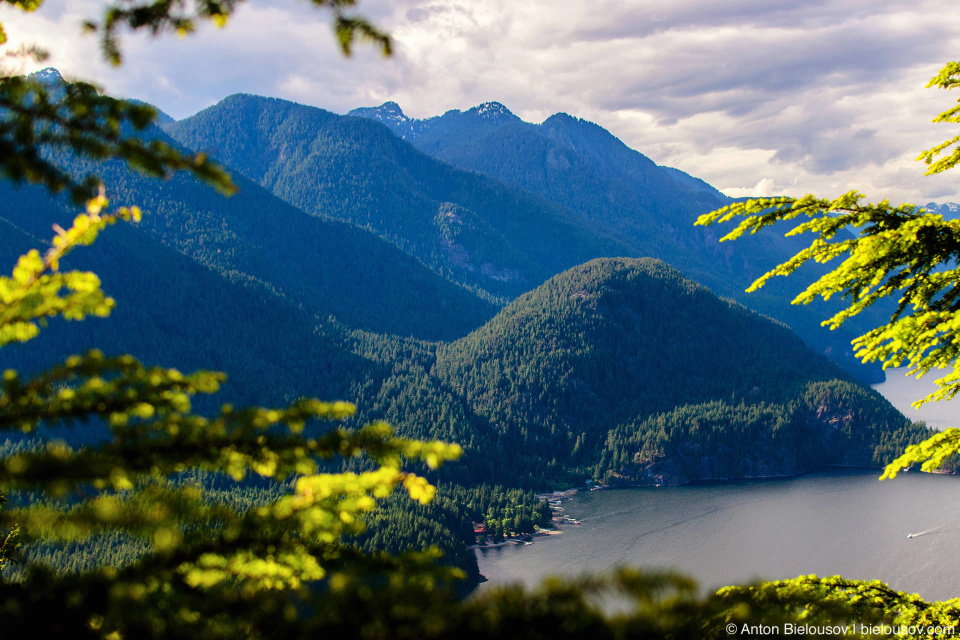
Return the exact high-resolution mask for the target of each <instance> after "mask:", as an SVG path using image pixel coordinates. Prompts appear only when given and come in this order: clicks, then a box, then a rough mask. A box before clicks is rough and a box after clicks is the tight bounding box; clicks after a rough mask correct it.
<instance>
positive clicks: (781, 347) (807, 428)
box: [434, 259, 925, 485]
mask: <svg viewBox="0 0 960 640" xmlns="http://www.w3.org/2000/svg"><path fill="white" fill-rule="evenodd" d="M434 371H435V373H436V375H437V377H438V378H439V379H440V380H442V381H443V382H444V383H445V384H446V385H448V386H449V387H450V388H452V389H454V390H455V391H456V392H457V393H458V395H460V396H462V397H463V398H464V399H465V401H466V402H467V404H468V405H469V406H470V407H471V408H472V409H473V410H474V411H476V413H477V414H478V415H480V416H482V417H484V418H486V419H487V420H488V421H489V422H490V424H491V425H494V426H495V428H496V433H497V440H496V443H495V446H494V449H495V450H497V451H498V452H500V454H499V461H498V462H499V464H500V465H502V466H501V467H500V468H499V470H498V472H499V473H501V474H514V473H516V471H515V470H522V471H520V472H519V477H518V478H517V481H521V482H525V483H530V484H533V485H538V484H542V483H544V482H549V481H551V480H552V479H554V478H564V477H567V478H570V479H572V476H571V475H570V473H572V472H577V473H585V472H586V470H588V469H589V474H593V473H596V472H599V473H597V475H603V474H604V473H606V472H607V471H611V470H612V471H614V472H616V473H620V472H623V473H624V474H627V475H630V474H628V473H627V470H626V468H625V467H623V466H622V465H623V464H627V463H630V464H633V463H634V462H637V461H640V462H643V461H645V460H643V459H642V456H640V459H637V460H635V456H634V454H635V453H636V454H639V453H641V450H642V449H643V447H644V446H647V447H648V450H656V451H657V455H659V456H660V457H661V458H663V457H667V458H671V460H669V461H668V462H669V463H670V464H673V463H676V462H677V459H676V458H677V456H676V453H675V452H676V451H680V450H685V449H686V448H688V447H690V446H699V447H700V450H699V454H698V455H700V456H706V457H711V458H718V457H724V458H726V462H727V463H729V464H730V465H732V468H733V469H734V471H732V472H731V471H730V467H722V468H721V467H719V466H717V467H711V466H710V465H705V466H703V467H701V468H698V470H694V471H692V472H688V473H687V474H686V475H680V474H668V475H666V476H664V474H663V473H655V472H653V471H651V474H650V476H651V477H652V476H655V475H660V476H664V477H661V478H660V479H659V480H658V481H660V482H668V483H682V482H686V481H689V480H693V479H698V478H712V477H733V476H737V475H757V474H756V473H754V472H753V471H752V469H753V466H755V465H753V462H751V461H756V462H759V463H761V464H762V463H763V462H764V460H765V458H766V453H765V449H764V448H765V447H766V441H767V439H768V438H769V437H770V436H771V433H772V430H766V429H753V430H740V426H739V422H738V421H737V420H731V421H730V422H725V421H722V420H720V421H717V426H716V429H715V430H716V433H714V434H713V435H712V436H711V437H710V438H709V440H708V441H707V442H702V443H698V440H697V437H698V430H697V428H696V427H695V426H691V425H690V424H688V423H687V422H685V421H683V420H681V423H682V424H684V425H686V428H687V430H683V429H673V430H669V431H666V432H665V436H664V434H661V432H660V430H658V429H652V430H651V429H649V428H648V425H646V424H644V421H645V420H647V419H648V418H649V417H651V416H656V415H657V414H662V413H670V412H673V411H675V410H677V409H678V408H681V407H685V406H687V405H692V404H697V403H704V402H710V401H718V402H722V403H726V404H729V405H731V406H732V407H743V406H745V405H749V406H751V407H752V406H754V405H761V404H762V405H763V406H766V407H768V409H769V410H770V411H773V412H774V413H775V414H778V415H779V414H783V415H786V414H789V413H791V412H797V415H798V416H800V417H798V420H799V422H798V423H797V428H798V429H800V431H796V430H795V432H794V433H793V436H792V437H794V438H795V440H793V441H792V443H791V444H792V445H795V448H797V449H798V451H793V452H792V455H795V456H797V461H796V462H795V463H793V464H791V465H786V464H781V463H780V462H779V461H778V460H777V459H776V456H772V455H771V458H772V459H771V460H769V461H768V462H769V470H770V472H769V473H766V474H764V475H789V474H792V473H798V472H800V471H803V470H808V469H812V468H815V467H816V466H818V465H821V464H827V463H834V462H844V463H855V464H879V463H880V462H882V461H883V460H886V459H888V458H889V457H890V456H891V455H892V453H894V450H892V449H890V448H889V447H880V444H881V440H882V439H883V438H885V437H887V436H890V435H891V434H897V435H896V438H897V439H898V442H899V443H905V442H906V441H907V440H908V439H910V438H919V436H920V435H921V434H922V433H924V432H925V430H924V429H920V428H915V427H912V426H910V424H909V422H908V421H907V420H906V419H905V418H903V416H902V415H900V413H899V412H897V411H896V410H895V409H893V407H891V406H890V405H889V403H887V402H886V400H884V399H883V398H882V397H880V396H879V395H878V394H876V393H875V392H873V391H871V390H868V389H864V388H863V387H861V386H860V385H859V384H858V383H856V382H854V381H852V380H851V379H849V378H848V377H847V375H846V374H844V373H843V372H842V371H841V370H840V369H839V368H837V367H836V366H835V365H833V364H832V363H830V362H829V361H828V360H827V359H826V358H824V357H822V356H818V355H817V354H815V353H813V352H812V351H810V350H809V349H808V348H807V347H806V346H804V345H803V343H802V342H801V341H800V340H799V339H798V338H797V336H796V335H795V334H794V333H793V332H792V331H790V330H789V329H788V328H787V327H785V326H783V325H781V324H778V323H775V322H772V321H770V320H768V319H766V318H763V317H761V316H759V315H757V314H756V313H754V312H751V311H749V310H748V309H746V308H745V307H743V306H741V305H739V304H737V303H734V302H730V301H725V300H722V299H720V298H717V297H716V296H715V295H713V294H712V293H710V291H709V290H707V289H706V288H704V287H702V286H700V285H698V284H696V283H694V282H692V281H691V280H688V279H686V278H684V277H683V276H682V275H680V273H678V272H677V271H675V270H674V269H671V268H670V267H668V266H667V265H665V264H664V263H662V262H660V261H657V260H652V259H641V260H630V259H599V260H593V261H591V262H588V263H586V264H584V265H582V266H580V267H576V268H574V269H571V270H569V271H567V272H565V273H562V274H560V275H558V276H556V277H554V278H552V279H551V280H549V281H548V282H546V283H545V284H544V285H542V286H541V287H539V288H538V289H536V290H535V291H532V292H530V293H528V294H525V295H523V296H521V297H520V298H518V299H517V300H516V301H515V302H513V303H512V304H510V305H509V306H508V307H506V308H505V309H504V310H503V311H502V312H500V314H498V315H497V316H496V317H495V318H494V319H493V320H491V321H490V322H488V323H487V324H486V325H484V326H483V327H482V328H480V329H478V330H477V331H475V332H473V333H472V334H470V335H469V336H467V337H465V338H463V339H461V340H458V341H456V342H453V343H449V344H443V345H441V346H440V348H439V350H438V354H437V362H436V366H435V369H434ZM824 383H826V384H827V387H822V388H821V387H818V386H817V385H819V384H824ZM815 389H827V391H815ZM810 394H813V396H811V395H810ZM812 397H816V400H812V399H810V398H812ZM800 398H806V400H802V401H800V400H798V399H800ZM797 402H799V403H800V404H799V405H797V406H796V407H793V405H792V404H791V403H797ZM847 409H849V411H847ZM752 410H753V409H750V410H749V411H752ZM696 413H697V411H694V415H695V414H696ZM848 413H849V415H848ZM689 414H690V411H687V414H686V415H689ZM836 416H841V417H840V419H839V422H837V421H834V422H831V420H832V419H833V418H834V417H836ZM694 422H696V421H694ZM618 425H619V426H618ZM770 426H771V428H772V426H773V425H772V424H771V425H770ZM801 427H802V428H801ZM612 428H613V431H611V429H612ZM801 432H802V433H801ZM821 432H822V433H821ZM827 433H834V434H835V435H833V436H827V435H825V434H827ZM803 437H808V438H811V437H812V438H813V439H812V442H820V441H821V440H823V441H824V443H829V444H830V445H831V446H830V447H822V446H820V447H810V446H809V442H808V443H807V444H804V445H803V446H802V449H803V451H799V448H801V447H800V443H799V441H798V440H796V439H802V438H803ZM625 440H630V441H631V442H632V443H634V444H638V445H639V446H637V447H636V451H630V455H629V456H627V455H626V453H625V451H626V449H624V447H625V446H626V447H629V446H630V445H627V444H625ZM734 443H735V446H736V447H737V448H738V449H737V450H738V451H739V452H741V455H740V456H737V457H731V450H730V449H729V446H730V445H731V444H734ZM657 447H659V449H658V448H657ZM611 449H612V450H611ZM666 449H670V451H671V453H662V454H661V451H666ZM808 449H809V455H807V453H806V452H807V450H808ZM778 455H779V454H778ZM598 456H599V458H598ZM611 456H612V457H611ZM654 457H655V456H654ZM598 459H599V460H601V462H600V463H599V465H598V466H597V467H594V465H595V464H596V463H597V460H598ZM651 460H653V458H651ZM660 462H663V461H660ZM664 464H667V463H666V462H664ZM741 468H742V469H743V470H742V471H737V470H738V469H741ZM568 481H569V480H568Z"/></svg>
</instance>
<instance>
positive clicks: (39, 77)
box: [27, 67, 63, 85]
mask: <svg viewBox="0 0 960 640" xmlns="http://www.w3.org/2000/svg"><path fill="white" fill-rule="evenodd" d="M27 77H28V78H30V79H31V80H35V81H37V82H39V83H41V84H45V85H57V84H61V83H62V82H63V76H61V75H60V72H59V71H57V70H56V69H54V68H53V67H47V68H46V69H41V70H40V71H34V72H33V73H31V74H30V75H28V76H27Z"/></svg>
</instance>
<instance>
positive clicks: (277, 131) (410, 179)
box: [165, 95, 637, 298]
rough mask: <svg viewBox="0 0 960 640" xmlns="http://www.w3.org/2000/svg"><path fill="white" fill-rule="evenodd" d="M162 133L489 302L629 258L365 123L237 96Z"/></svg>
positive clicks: (600, 235) (555, 213)
mask: <svg viewBox="0 0 960 640" xmlns="http://www.w3.org/2000/svg"><path fill="white" fill-rule="evenodd" d="M165 129H166V131H168V132H169V133H170V134H171V135H172V136H173V137H174V138H176V139H177V140H178V141H179V142H180V143H182V144H184V145H186V146H188V147H191V148H194V149H206V150H209V151H210V152H212V153H213V154H214V155H215V156H216V157H217V158H218V159H219V160H221V161H222V162H223V163H225V164H226V165H227V166H229V167H230V168H232V169H234V170H236V171H238V172H239V173H241V174H243V175H244V176H246V177H247V178H249V179H251V180H253V181H255V182H257V183H259V184H261V185H262V186H264V187H266V188H267V189H269V190H270V191H272V192H273V193H274V194H275V195H277V196H279V197H281V198H283V199H284V200H286V201H287V202H289V203H291V204H293V205H295V206H297V207H299V208H301V209H303V210H304V211H307V212H308V213H311V214H313V215H316V216H323V217H326V218H333V219H337V220H343V221H346V222H350V223H353V224H355V225H358V226H360V227H363V228H365V229H367V230H370V231H373V232H374V233H376V234H377V235H379V236H381V237H382V238H384V239H386V240H388V241H390V242H392V243H394V244H395V245H397V246H398V247H400V248H401V249H403V250H404V251H406V252H408V253H410V254H411V255H413V256H415V257H416V258H418V259H419V260H421V261H422V262H424V263H425V264H427V265H429V266H430V267H432V268H433V269H434V270H435V271H436V272H438V273H440V274H443V275H444V276H446V277H448V278H450V279H451V280H454V281H456V282H461V283H464V284H466V285H468V286H470V287H472V288H474V289H476V290H480V291H483V292H486V293H487V294H492V295H494V296H497V297H507V298H512V297H514V296H516V295H518V294H520V293H522V292H524V291H528V290H530V289H531V288H533V287H535V286H537V285H538V284H540V283H541V282H542V281H543V280H545V279H546V278H548V277H550V276H551V275H553V274H554V273H557V272H558V271H561V270H563V269H566V268H569V267H571V266H573V265H575V264H578V263H580V262H583V261H585V260H589V259H590V258H592V257H595V256H598V255H637V250H636V249H635V248H633V247H632V246H631V245H630V244H629V243H625V242H622V241H618V240H616V239H614V238H613V236H612V235H611V234H610V233H609V232H608V231H607V230H605V229H603V228H601V227H598V226H596V225H591V224H587V223H586V222H585V221H583V220H581V219H580V218H579V217H578V216H575V215H573V214H572V213H571V212H570V211H568V210H567V209H565V208H563V207H561V206H558V205H557V204H555V203H552V202H550V201H547V200H545V199H543V198H540V197H538V196H536V195H533V194H531V193H529V192H528V191H524V190H522V189H518V188H516V187H511V186H508V185H506V184H503V183H502V182H499V181H496V180H493V179H490V178H487V177H484V176H480V175H477V174H476V173H472V172H464V171H459V170H456V169H454V168H452V167H450V166H449V165H446V164H444V163H442V162H439V161H437V160H435V159H433V158H430V157H429V156H426V155H424V154H422V153H420V152H419V151H417V150H416V149H414V148H413V147H411V146H410V145H408V144H406V143H404V142H403V141H401V140H399V139H398V138H397V137H396V136H394V135H392V134H391V133H390V132H389V131H388V130H387V129H386V128H384V127H383V126H382V125H379V124H377V123H374V122H371V121H370V120H367V119H362V118H352V117H344V116H337V115H334V114H332V113H329V112H326V111H323V110H321V109H316V108H312V107H305V106H302V105H297V104H294V103H291V102H286V101H283V100H275V99H268V98H258V97H254V96H245V95H237V96H231V97H229V98H227V99H225V100H224V101H222V102H221V103H219V104H217V105H215V106H213V107H211V108H209V109H206V110H204V111H201V112H200V113H198V114H197V115H195V116H192V117H190V118H187V119H185V120H182V121H180V122H177V123H174V124H171V125H167V126H165Z"/></svg>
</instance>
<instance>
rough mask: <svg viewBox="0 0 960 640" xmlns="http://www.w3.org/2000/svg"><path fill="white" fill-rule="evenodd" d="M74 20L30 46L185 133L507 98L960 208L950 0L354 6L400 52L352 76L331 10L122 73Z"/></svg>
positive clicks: (796, 185)
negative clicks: (235, 108) (260, 112)
mask: <svg viewBox="0 0 960 640" xmlns="http://www.w3.org/2000/svg"><path fill="white" fill-rule="evenodd" d="M67 6H68V5H67V4H66V3H63V2H61V3H60V4H58V3H57V2H56V1H55V0H47V3H46V4H45V5H44V8H43V9H42V10H41V12H40V14H44V15H45V18H44V19H45V20H46V22H45V23H44V24H43V26H42V27H38V28H35V29H34V31H33V33H35V34H44V33H48V34H50V37H51V38H52V39H53V40H54V42H53V44H51V43H50V42H47V43H45V44H46V45H47V46H48V47H50V48H51V49H55V50H56V49H58V48H60V49H62V50H63V51H67V52H68V54H67V55H68V56H69V57H70V59H69V60H68V61H67V66H68V67H69V68H70V71H71V72H74V73H75V74H76V75H87V76H92V77H94V78H95V79H98V80H100V81H101V82H102V83H103V84H105V85H106V86H107V87H108V88H109V89H111V90H114V91H118V92H120V93H123V94H125V95H130V96H137V97H142V98H144V99H146V100H149V101H152V102H154V103H156V104H158V106H160V107H161V108H163V109H165V110H167V111H169V112H171V114H172V115H174V116H177V117H183V116H185V115H189V114H190V113H192V112H194V111H196V110H198V109H200V108H202V107H204V106H207V105H209V104H212V103H213V102H215V101H217V100H219V99H221V98H222V97H224V96H226V95H229V94H230V93H236V92H247V93H258V94H264V95H276V96H280V97H285V98H288V99H293V100H297V101H300V102H306V103H309V104H315V105H317V106H321V107H324V108H327V109H331V110H334V111H339V112H345V111H347V110H349V109H351V108H354V107H357V106H370V105H373V104H379V103H380V102H383V101H385V100H388V99H392V100H395V101H397V102H398V103H400V104H401V106H402V107H403V108H404V110H405V111H407V113H409V114H411V115H413V116H418V117H425V116H429V115H434V114H437V113H442V112H443V111H445V110H447V109H450V108H468V107H470V106H473V105H475V104H478V103H480V102H484V101H488V100H498V101H500V102H503V103H504V104H506V105H507V106H508V107H509V108H510V109H511V110H513V111H514V112H515V113H518V114H519V115H521V116H523V117H524V118H525V119H528V120H537V119H542V118H544V117H546V116H548V115H550V114H552V113H554V112H557V111H566V112H568V113H571V114H574V115H578V116H581V117H584V118H587V119H591V120H594V121H596V122H598V123H600V124H601V125H603V126H605V127H607V128H608V129H610V130H611V131H612V132H613V133H614V134H615V135H618V136H619V137H621V138H622V139H624V141H625V142H627V143H628V144H629V145H630V146H633V147H634V148H637V149H639V150H640V151H642V152H644V153H647V154H648V155H650V156H651V157H653V158H654V159H655V160H657V161H658V162H661V163H664V164H671V165H674V166H680V168H682V169H685V170H687V171H691V172H694V173H696V172H697V171H699V173H698V174H697V175H700V177H703V178H704V179H707V180H708V181H710V182H711V183H713V184H715V185H717V186H718V187H721V188H724V187H739V188H746V187H752V186H753V185H757V184H759V183H760V182H761V181H765V182H764V185H766V186H765V187H764V188H766V189H769V188H770V185H771V184H773V185H776V186H777V188H790V189H799V190H802V191H819V190H827V191H830V192H837V191H842V190H846V188H849V187H850V186H859V185H863V186H864V188H867V187H874V188H879V189H880V190H881V193H878V194H877V195H878V197H880V196H882V197H892V198H906V199H914V200H921V199H923V198H924V197H927V196H929V195H930V194H933V193H937V194H939V195H938V197H948V198H954V199H958V200H960V188H957V187H951V186H950V185H951V184H958V183H960V181H957V180H953V181H952V182H951V181H948V180H943V179H935V180H929V179H924V178H921V177H920V175H921V174H922V168H921V167H919V166H914V165H913V164H912V163H913V160H912V159H913V157H915V156H916V154H917V152H919V151H920V150H921V149H922V148H925V147H926V146H929V145H930V144H934V143H936V142H937V141H938V140H943V139H945V138H947V137H948V136H949V135H951V133H950V131H948V130H947V128H946V127H941V128H940V129H937V128H935V127H931V125H929V124H928V122H929V120H930V118H931V117H932V116H933V115H935V114H936V113H937V112H938V111H941V110H943V109H945V108H947V107H948V106H949V105H950V104H951V103H952V100H955V99H956V97H955V96H953V97H951V96H949V95H947V94H942V95H939V96H937V95H936V92H935V91H934V90H930V89H928V90H924V89H923V85H924V84H925V82H926V80H927V79H928V78H929V77H930V75H932V73H933V72H934V71H936V69H937V68H938V67H939V66H940V65H942V64H943V63H944V62H946V61H948V60H950V59H951V58H953V57H955V56H956V52H957V51H960V46H958V45H960V17H958V16H957V14H960V12H957V11H956V10H955V2H953V1H952V0H911V1H905V0H904V1H901V0H816V1H813V0H808V1H801V0H777V1H771V0H722V1H721V0H710V1H701V2H694V1H692V0H671V1H670V2H664V1H662V0H658V1H652V0H644V1H642V2H637V1H627V0H592V1H584V2H578V3H569V2H566V3H558V2H556V1H555V0H525V1H523V2H516V0H392V1H390V0H360V2H359V10H360V12H361V13H363V14H365V15H367V16H369V17H371V18H372V19H373V20H374V21H375V22H377V23H379V24H380V25H382V26H383V27H385V28H386V29H387V30H388V31H390V32H391V33H392V34H393V35H394V37H395V39H396V43H397V53H396V55H395V56H394V57H393V59H391V60H388V61H384V60H383V59H381V58H380V57H379V56H377V55H375V54H374V53H372V52H370V51H367V50H360V51H359V52H358V53H357V54H356V55H355V56H354V58H353V59H350V60H343V59H342V58H341V57H340V56H339V54H338V52H337V49H336V46H335V45H334V43H333V42H332V39H331V37H330V31H329V25H328V24H327V22H326V16H325V15H324V14H323V12H318V11H315V10H313V9H311V8H310V7H309V6H307V4H306V3H298V2H293V1H291V0H270V1H269V2H252V3H251V4H249V5H248V6H244V7H243V8H242V9H241V10H240V11H239V12H238V14H237V16H236V18H235V19H234V20H232V21H231V24H230V25H229V26H228V27H227V29H225V30H223V31H217V30H214V29H206V30H204V32H203V33H202V34H200V36H199V37H197V38H192V39H191V38H188V39H187V40H185V41H176V40H174V39H163V40H160V41H153V40H149V39H144V38H128V39H127V49H128V56H127V59H128V64H127V65H126V66H125V67H123V68H121V70H120V71H119V72H118V71H114V70H111V69H108V68H107V67H105V66H104V65H102V64H94V63H91V62H90V60H93V59H95V58H96V55H95V46H94V44H93V43H91V42H90V41H89V40H86V41H84V40H80V39H78V38H76V37H75V35H74V34H75V33H76V31H77V15H76V14H77V11H76V10H74V11H72V12H71V11H67V10H66V9H65V7H67ZM82 6H83V7H84V8H86V7H89V6H93V5H92V4H83V5H82ZM70 8H71V9H73V5H71V6H70ZM0 15H2V16H6V15H7V14H6V13H3V14H0ZM2 19H3V20H4V22H5V24H6V20H7V18H6V17H3V18H2ZM8 30H10V29H8ZM54 64H62V63H59V62H57V61H56V60H54ZM941 93H942V92H941ZM910 174H912V175H914V180H913V181H911V180H910V179H909V177H908V176H909V175H910ZM951 194H952V195H951Z"/></svg>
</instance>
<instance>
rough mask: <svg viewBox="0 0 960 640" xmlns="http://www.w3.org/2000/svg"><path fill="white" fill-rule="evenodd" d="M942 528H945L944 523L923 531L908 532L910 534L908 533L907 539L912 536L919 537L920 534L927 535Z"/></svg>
mask: <svg viewBox="0 0 960 640" xmlns="http://www.w3.org/2000/svg"><path fill="white" fill-rule="evenodd" d="M942 528H943V525H940V526H939V527H934V528H933V529H927V530H926V531H921V532H919V533H911V534H908V535H907V539H910V538H919V537H920V536H925V535H927V534H928V533H933V532H934V531H936V530H937V529H942Z"/></svg>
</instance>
